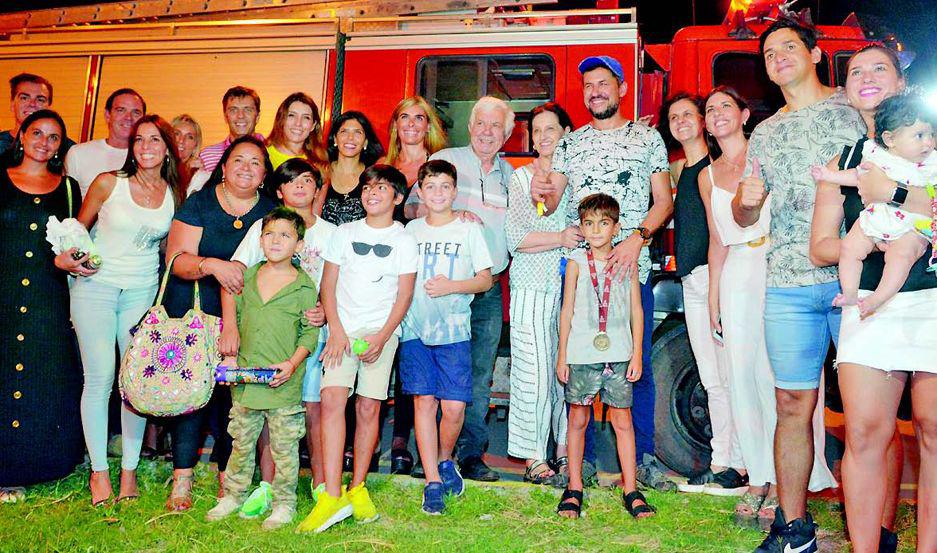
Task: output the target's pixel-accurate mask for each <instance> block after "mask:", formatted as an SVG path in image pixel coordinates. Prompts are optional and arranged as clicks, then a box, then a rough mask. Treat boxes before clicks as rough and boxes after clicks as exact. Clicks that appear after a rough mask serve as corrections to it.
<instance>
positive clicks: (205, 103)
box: [0, 0, 866, 474]
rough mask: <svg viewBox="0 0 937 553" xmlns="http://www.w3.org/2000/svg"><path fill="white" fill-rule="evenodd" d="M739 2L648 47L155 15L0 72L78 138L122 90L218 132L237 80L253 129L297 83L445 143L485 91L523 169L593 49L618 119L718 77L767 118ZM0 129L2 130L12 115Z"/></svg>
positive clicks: (385, 24) (86, 135)
mask: <svg viewBox="0 0 937 553" xmlns="http://www.w3.org/2000/svg"><path fill="white" fill-rule="evenodd" d="M738 1H739V0H734V2H738ZM741 1H742V4H743V5H741V6H736V5H734V4H733V8H732V10H733V11H732V12H731V13H733V14H735V10H740V11H738V13H737V15H732V16H731V17H727V20H726V23H725V24H723V25H718V26H695V27H687V28H684V29H681V30H680V31H679V32H677V33H676V35H675V36H674V38H673V41H672V42H671V43H669V44H657V45H648V44H644V43H643V42H642V40H641V37H640V36H639V33H638V25H637V19H636V13H635V10H634V9H608V10H575V11H566V12H562V11H554V12H549V11H536V12H513V13H483V14H478V13H476V11H475V10H472V11H471V12H470V13H456V14H445V15H420V16H396V17H383V18H374V17H370V18H356V17H340V18H321V17H317V18H312V19H309V18H302V19H276V20H270V19H250V20H236V19H235V20H228V21H212V20H200V21H177V20H170V21H161V20H160V19H159V17H155V18H150V19H149V20H148V21H147V22H144V23H133V24H96V25H85V26H66V27H41V28H32V27H28V28H25V29H20V30H18V31H16V32H10V33H9V34H8V35H7V36H6V40H4V41H2V42H0V78H3V79H7V78H9V77H10V76H12V75H13V74H16V73H19V72H20V71H27V70H28V71H31V72H35V73H39V74H42V75H44V76H46V77H48V78H49V79H50V80H51V81H52V83H53V85H54V86H55V104H54V107H55V108H56V109H57V110H58V111H59V112H60V113H62V114H63V116H64V117H65V120H66V123H67V125H68V129H69V134H70V135H71V136H72V137H74V138H75V139H77V140H88V139H91V138H100V137H101V136H104V135H105V134H106V127H105V125H104V118H103V116H102V115H103V99H104V98H106V97H107V95H108V94H110V92H112V91H113V90H115V89H117V88H120V87H132V88H134V89H136V90H138V91H139V92H141V93H142V95H143V96H144V97H145V98H146V100H147V104H148V111H150V112H152V113H159V114H161V115H163V116H164V117H166V118H171V117H173V116H175V115H177V114H180V113H188V114H190V115H192V116H193V117H194V118H195V119H196V120H197V121H199V122H200V124H201V125H202V129H203V135H204V143H205V144H211V143H214V142H217V141H219V140H221V139H222V138H223V137H224V136H225V135H226V134H227V128H226V127H225V124H224V121H223V117H222V110H221V97H222V95H223V93H224V91H225V90H226V89H227V88H228V87H230V86H232V85H235V84H243V85H247V86H250V87H252V88H254V89H256V90H257V91H258V92H259V93H260V96H261V98H262V106H261V120H260V122H259V124H258V130H259V131H261V132H267V131H268V130H269V128H270V126H271V124H272V121H273V115H274V112H275V109H274V106H275V105H276V103H277V102H279V100H280V99H282V98H284V97H286V96H287V95H288V94H289V93H291V92H294V91H296V90H303V91H306V92H307V93H308V94H310V95H311V96H312V97H313V98H314V99H316V100H317V101H318V102H319V103H320V105H321V106H322V108H323V115H324V117H325V118H326V119H327V118H329V117H330V116H331V115H332V114H333V113H334V112H335V111H336V110H347V109H357V110H360V111H363V112H364V113H365V114H367V116H368V117H369V118H370V119H371V120H372V121H373V122H374V123H375V125H376V126H377V127H378V130H379V132H380V134H381V138H382V140H385V141H386V139H387V131H386V129H387V123H388V119H389V117H390V114H391V111H392V110H393V108H394V106H395V105H396V104H397V102H398V101H399V100H400V99H401V98H403V97H405V96H409V95H411V94H421V95H422V96H424V97H425V98H427V99H428V100H429V101H430V102H431V103H432V104H433V105H434V106H435V107H436V108H437V109H438V111H439V113H440V115H441V117H442V119H443V120H444V121H445V123H446V125H447V127H448V131H449V138H450V144H451V145H454V146H458V145H464V144H466V143H467V135H468V133H467V122H468V116H469V112H470V110H471V107H472V104H473V103H474V102H475V100H476V99H477V98H479V97H480V96H484V95H495V96H499V97H501V98H504V99H505V100H506V101H507V102H508V103H509V104H510V106H511V107H512V108H513V109H514V111H515V112H516V113H517V125H516V127H515V130H514V134H513V135H512V136H511V138H510V140H509V141H508V142H507V144H506V145H505V148H504V155H505V156H507V157H508V158H509V159H511V160H512V162H514V163H515V164H522V163H526V161H527V158H529V157H530V155H531V154H530V153H529V152H530V151H531V148H530V112H531V110H533V108H535V107H536V106H538V105H540V104H542V103H544V102H547V101H556V102H559V103H560V104H562V105H563V106H564V107H566V108H567V109H568V111H569V113H570V115H571V116H572V118H573V121H574V122H575V123H576V124H577V125H581V124H584V123H586V122H587V121H588V120H589V114H588V112H587V111H586V109H585V107H584V104H583V99H582V87H581V79H580V77H579V73H578V71H577V69H576V67H577V65H578V63H579V62H580V60H582V59H583V58H585V57H587V56H591V55H611V56H614V57H616V58H618V59H619V60H620V61H621V63H622V66H623V68H624V72H625V77H626V81H627V84H628V92H627V95H626V96H625V98H624V100H623V102H622V106H621V110H622V112H623V113H624V115H625V116H626V117H629V118H637V117H640V116H643V115H650V114H654V113H656V111H657V108H658V107H659V106H660V103H661V101H662V99H663V98H664V97H665V96H667V95H669V94H672V93H675V92H678V91H688V92H694V93H706V92H707V91H708V90H709V89H710V88H711V87H712V86H713V85H714V84H716V83H719V84H728V85H732V86H734V87H735V88H736V89H737V90H738V91H739V92H740V93H741V94H742V95H744V96H745V97H746V98H747V99H748V100H749V102H750V104H751V105H752V109H753V112H754V116H755V118H756V119H757V120H760V119H761V118H764V117H766V116H767V115H769V114H770V113H772V112H773V111H774V110H776V109H777V108H778V107H779V103H780V101H781V99H780V96H779V94H778V93H777V92H776V87H773V86H770V83H769V82H768V80H767V76H766V75H765V73H764V70H763V65H762V63H761V60H760V56H759V55H758V41H757V36H758V34H759V33H760V32H761V31H763V30H764V28H765V27H766V25H767V24H769V23H770V19H771V18H772V17H774V16H775V15H776V14H777V12H778V10H779V8H778V7H777V6H774V5H773V4H774V3H773V2H768V3H767V6H764V5H761V6H760V5H757V2H756V5H755V6H754V7H749V6H748V5H747V4H748V3H751V0H748V2H745V0H741ZM206 5H207V3H206ZM746 10H747V11H746ZM255 11H256V10H255ZM278 13H282V9H281V12H278ZM254 17H257V15H256V14H255V15H254ZM202 19H204V18H202ZM154 21H155V22H154ZM819 30H820V31H821V33H822V36H823V38H822V40H821V41H820V47H821V48H822V49H823V52H824V55H823V61H822V62H821V63H820V65H819V68H818V71H819V72H820V77H821V80H823V81H824V82H825V83H828V84H833V85H838V84H841V83H842V81H843V77H844V71H845V62H846V60H847V58H848V57H849V55H850V54H851V53H852V52H854V51H855V50H856V49H858V48H860V47H861V46H862V45H863V44H865V43H866V40H865V38H864V37H863V35H862V32H861V31H860V29H859V28H858V27H857V26H829V27H826V26H821V27H820V29H819ZM4 116H5V117H9V115H8V114H4ZM0 125H2V128H9V127H10V121H0ZM670 241H671V239H670V238H669V236H668V235H667V233H666V232H665V233H663V236H661V237H659V238H658V240H657V242H658V248H657V253H658V255H657V263H658V264H659V266H660V267H662V268H663V269H664V270H662V271H660V272H658V273H657V275H656V276H655V296H656V301H657V303H656V308H657V313H656V319H657V322H658V325H657V327H656V329H655V332H654V349H653V365H654V373H655V379H656V383H657V390H658V399H657V434H658V436H657V444H658V454H659V456H660V458H661V459H662V460H663V461H664V462H665V463H666V464H667V465H669V466H670V467H671V468H673V469H674V470H676V471H678V472H681V473H684V474H687V473H691V472H695V471H696V470H697V469H699V468H701V467H704V466H707V465H708V463H709V460H708V457H709V438H710V430H709V417H708V412H707V404H706V394H705V391H704V390H703V388H702V386H701V385H700V382H699V377H698V374H697V371H696V369H695V362H694V359H693V355H692V352H691V350H690V346H689V342H688V340H687V336H686V329H685V327H684V325H683V318H682V293H681V289H680V283H679V281H678V280H677V279H675V278H673V277H672V275H671V274H670V273H669V272H668V271H667V270H666V269H667V267H668V266H669V262H670V253H671V252H672V248H671V247H670V245H671V244H670Z"/></svg>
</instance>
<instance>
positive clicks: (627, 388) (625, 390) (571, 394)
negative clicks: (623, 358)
mask: <svg viewBox="0 0 937 553" xmlns="http://www.w3.org/2000/svg"><path fill="white" fill-rule="evenodd" d="M627 374H628V362H621V363H594V364H591V365H570V366H569V380H567V382H566V402H567V403H569V404H571V405H592V403H593V402H594V401H595V396H596V394H599V393H601V395H602V398H601V400H602V403H604V404H605V405H608V406H609V407H615V408H617V409H629V408H631V388H632V386H631V382H629V381H628V379H627Z"/></svg>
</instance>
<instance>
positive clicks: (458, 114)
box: [416, 55, 556, 153]
mask: <svg viewBox="0 0 937 553" xmlns="http://www.w3.org/2000/svg"><path fill="white" fill-rule="evenodd" d="M416 74H417V85H416V88H417V90H418V91H419V93H420V94H421V95H422V96H423V97H424V98H426V99H427V101H429V102H430V103H431V104H432V105H434V106H435V107H436V109H437V111H438V112H439V115H440V117H441V118H442V120H443V123H444V124H445V125H446V130H447V132H448V133H449V145H450V146H465V145H467V144H468V119H469V116H470V115H471V112H472V106H473V105H474V103H475V101H476V100H477V99H478V98H480V97H482V96H495V97H497V98H501V99H503V100H504V101H505V102H507V103H508V105H510V106H511V109H513V110H514V112H515V114H516V121H517V124H516V125H515V128H514V133H513V134H512V136H511V137H510V138H509V139H508V141H507V143H505V145H504V148H503V150H504V151H505V152H508V153H515V152H527V151H529V149H530V148H529V144H530V140H529V136H530V135H529V129H528V127H529V120H530V112H531V111H532V110H533V109H534V108H535V107H537V106H539V105H541V104H543V103H545V102H549V101H550V100H552V99H553V97H554V89H555V74H556V72H555V68H554V63H553V59H552V58H551V57H550V56H547V55H493V56H428V57H425V58H423V59H421V60H420V62H419V64H418V65H417V71H416Z"/></svg>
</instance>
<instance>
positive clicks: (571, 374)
mask: <svg viewBox="0 0 937 553" xmlns="http://www.w3.org/2000/svg"><path fill="white" fill-rule="evenodd" d="M618 215H619V206H618V202H617V201H615V199H614V198H612V197H611V196H608V195H606V194H592V195H591V196H587V197H585V198H583V200H582V202H580V204H579V228H580V232H582V235H583V237H584V238H585V241H586V243H587V244H588V248H587V249H584V250H582V249H580V250H575V251H573V252H572V253H571V254H570V256H569V259H568V261H567V264H566V277H565V282H564V285H563V287H564V290H563V307H562V309H561V311H560V344H559V353H558V355H557V362H556V374H557V377H558V378H559V379H560V382H562V383H563V384H565V385H566V402H567V403H568V404H569V426H568V428H569V430H568V435H567V444H568V455H569V485H568V486H567V488H566V491H565V492H563V497H562V499H561V500H560V504H559V506H558V507H557V512H558V513H559V514H560V516H564V517H569V518H579V515H580V512H581V510H582V502H583V500H582V455H583V445H584V435H585V429H586V425H587V424H588V422H589V412H590V411H591V410H592V404H593V401H594V400H595V396H596V395H597V394H599V393H601V401H602V402H603V403H605V405H607V406H608V407H609V416H610V418H611V422H612V427H613V428H614V430H615V437H616V439H617V443H618V460H619V463H620V464H621V487H622V490H623V492H624V493H623V499H624V503H625V508H626V509H627V510H628V513H630V514H631V516H633V517H635V518H644V517H648V516H652V515H653V514H654V508H653V507H651V506H650V505H648V504H647V500H646V499H645V498H644V495H642V494H641V492H639V491H637V483H636V481H635V470H636V467H635V453H634V450H635V445H634V427H633V426H632V424H631V387H632V383H633V382H635V381H637V380H638V379H639V378H641V368H642V367H641V341H642V338H643V333H644V324H643V320H644V312H643V310H642V308H641V290H640V285H639V284H638V275H637V272H636V271H632V272H631V274H629V275H627V276H626V277H625V278H624V280H619V279H617V278H613V277H612V275H611V273H606V272H605V268H606V261H607V260H608V256H609V254H610V253H611V251H612V238H614V237H615V236H616V235H617V234H618V231H619V227H620V224H619V223H618Z"/></svg>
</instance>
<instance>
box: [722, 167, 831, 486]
mask: <svg viewBox="0 0 937 553" xmlns="http://www.w3.org/2000/svg"><path fill="white" fill-rule="evenodd" d="M710 180H711V181H712V182H713V188H712V200H711V209H712V216H713V223H714V225H715V227H716V228H715V229H713V231H714V232H717V233H718V236H719V239H720V241H721V242H722V244H723V245H725V246H728V248H729V253H728V256H727V257H726V260H725V265H724V266H723V268H722V277H721V281H720V283H719V309H720V312H721V317H722V332H723V335H724V338H725V347H726V353H727V355H726V357H727V358H728V366H729V399H730V405H731V406H732V416H733V419H734V424H735V431H736V435H737V437H738V442H739V447H740V449H741V451H742V459H743V461H744V464H745V468H746V469H747V470H748V476H749V482H751V484H752V485H755V486H759V485H762V484H764V483H766V482H768V483H772V484H774V483H777V478H776V476H775V470H774V429H775V426H776V424H777V404H776V400H775V395H774V394H775V391H774V372H773V371H772V370H771V363H770V362H769V360H768V350H767V347H766V346H765V334H764V331H765V325H764V313H765V288H766V286H767V260H766V258H765V255H766V254H767V252H768V246H769V243H770V242H769V237H768V233H769V229H770V228H771V212H770V208H769V206H770V204H771V202H770V199H769V200H768V201H766V202H765V205H764V207H763V208H762V210H761V216H760V218H759V220H758V222H757V223H756V224H754V225H752V226H750V227H746V228H742V227H740V226H739V225H738V224H737V223H736V222H735V219H734V218H733V216H732V198H733V197H734V196H735V195H734V194H733V193H731V192H728V191H726V190H724V189H722V188H719V187H718V186H716V185H715V180H714V179H713V175H712V173H711V172H710ZM819 394H820V395H819V398H818V401H817V409H816V411H815V412H814V415H813V434H814V462H813V471H812V472H811V474H810V483H809V488H810V490H811V491H820V490H823V489H826V488H830V487H835V486H836V480H835V479H834V478H833V474H832V473H831V472H830V470H829V468H828V467H827V465H826V461H825V459H824V450H825V443H826V429H825V428H824V424H823V386H822V384H821V385H820V392H819Z"/></svg>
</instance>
